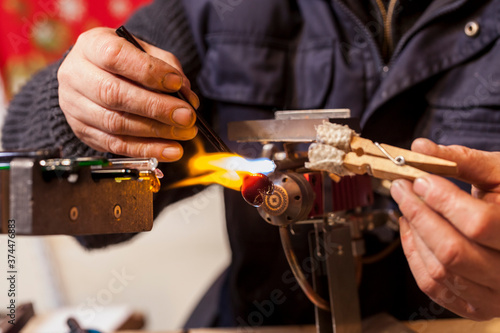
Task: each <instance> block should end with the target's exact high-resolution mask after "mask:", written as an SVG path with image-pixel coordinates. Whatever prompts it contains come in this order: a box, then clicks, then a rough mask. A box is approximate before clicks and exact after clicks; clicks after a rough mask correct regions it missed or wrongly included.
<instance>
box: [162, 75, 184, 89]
mask: <svg viewBox="0 0 500 333" xmlns="http://www.w3.org/2000/svg"><path fill="white" fill-rule="evenodd" d="M161 84H162V85H163V88H165V89H167V90H171V91H177V90H179V89H181V87H182V76H180V75H179V74H175V73H167V74H165V76H164V77H163V81H162V82H161Z"/></svg>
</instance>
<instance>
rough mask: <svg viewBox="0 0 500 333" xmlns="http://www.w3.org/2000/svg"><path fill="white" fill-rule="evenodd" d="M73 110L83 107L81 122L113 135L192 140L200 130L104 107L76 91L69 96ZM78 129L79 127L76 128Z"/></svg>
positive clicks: (80, 116)
mask: <svg viewBox="0 0 500 333" xmlns="http://www.w3.org/2000/svg"><path fill="white" fill-rule="evenodd" d="M67 99H68V100H69V101H70V103H71V104H70V106H69V108H71V109H72V110H73V111H76V110H77V109H81V110H82V111H81V112H79V117H78V119H79V120H80V122H82V123H84V124H87V125H89V126H92V127H95V128H97V129H99V130H101V131H103V132H106V133H109V134H113V135H125V136H137V137H144V138H161V139H171V140H191V139H193V138H194V137H195V136H196V134H197V132H198V130H197V128H196V127H189V128H182V127H176V126H171V125H167V124H165V123H162V122H159V121H156V120H154V119H150V118H145V117H141V116H137V115H134V114H131V113H126V112H122V111H114V110H109V109H106V108H103V107H101V106H99V105H97V104H95V103H93V102H92V101H90V100H88V99H86V98H84V97H83V96H81V95H78V94H76V93H74V94H71V96H69V97H68V98H67ZM74 131H75V132H76V131H78V129H74Z"/></svg>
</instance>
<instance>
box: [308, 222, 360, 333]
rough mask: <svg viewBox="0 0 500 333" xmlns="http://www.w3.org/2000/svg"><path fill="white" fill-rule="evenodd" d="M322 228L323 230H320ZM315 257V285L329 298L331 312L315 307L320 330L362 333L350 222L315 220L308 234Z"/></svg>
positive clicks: (318, 330)
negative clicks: (312, 228)
mask: <svg viewBox="0 0 500 333" xmlns="http://www.w3.org/2000/svg"><path fill="white" fill-rule="evenodd" d="M319 229H321V230H319ZM309 244H310V251H311V258H316V261H317V263H318V266H317V267H316V268H317V269H314V270H313V273H312V278H313V287H314V289H315V290H316V292H317V293H318V294H320V295H322V296H323V297H324V298H325V299H329V300H330V309H331V312H328V311H325V310H322V309H320V308H318V307H315V316H316V330H317V332H318V333H361V316H360V309H359V297H358V290H357V285H356V271H355V265H354V257H353V253H352V244H351V230H350V227H349V225H333V226H330V225H328V224H327V223H323V224H321V225H318V224H315V231H314V232H311V234H310V238H309Z"/></svg>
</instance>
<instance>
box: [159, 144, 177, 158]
mask: <svg viewBox="0 0 500 333" xmlns="http://www.w3.org/2000/svg"><path fill="white" fill-rule="evenodd" d="M161 154H162V156H163V158H165V159H167V160H178V159H179V158H181V154H182V152H181V150H180V148H178V147H167V148H165V149H163V152H162V153H161Z"/></svg>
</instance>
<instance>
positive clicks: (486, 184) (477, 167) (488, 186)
mask: <svg viewBox="0 0 500 333" xmlns="http://www.w3.org/2000/svg"><path fill="white" fill-rule="evenodd" d="M411 150H413V151H415V152H418V153H422V154H426V155H430V156H434V157H439V158H442V159H445V160H448V161H453V162H456V163H457V166H458V176H457V178H458V179H460V180H463V181H465V182H467V183H469V184H473V185H474V186H475V187H476V188H478V189H480V190H483V191H492V190H493V189H495V188H497V187H500V153H498V152H486V151H482V150H476V149H470V148H467V147H464V146H458V145H453V146H442V145H437V144H435V143H434V142H432V141H430V140H428V139H422V138H420V139H416V140H415V141H413V144H412V145H411Z"/></svg>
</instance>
